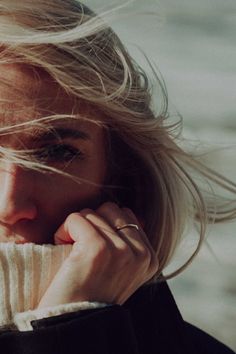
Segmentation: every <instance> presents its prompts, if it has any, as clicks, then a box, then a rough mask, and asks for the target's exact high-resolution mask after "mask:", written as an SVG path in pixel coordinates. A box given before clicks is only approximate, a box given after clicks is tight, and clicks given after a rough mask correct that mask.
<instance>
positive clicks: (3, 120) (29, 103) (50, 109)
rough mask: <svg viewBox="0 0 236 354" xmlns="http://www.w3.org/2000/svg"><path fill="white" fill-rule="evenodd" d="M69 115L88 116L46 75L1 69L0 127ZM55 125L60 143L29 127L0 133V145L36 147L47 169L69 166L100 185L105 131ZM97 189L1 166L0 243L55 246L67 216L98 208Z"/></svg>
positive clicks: (55, 176) (66, 122)
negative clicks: (52, 244) (53, 244)
mask: <svg viewBox="0 0 236 354" xmlns="http://www.w3.org/2000/svg"><path fill="white" fill-rule="evenodd" d="M6 82H7V83H9V85H7V84H6ZM72 112H73V113H80V114H87V116H88V110H85V107H84V105H81V104H79V103H78V102H77V103H76V102H75V99H72V98H71V97H68V95H67V94H66V93H65V92H63V91H62V90H61V89H60V88H59V86H58V85H56V84H55V83H54V82H53V81H52V80H51V79H50V78H49V77H48V76H47V75H46V74H45V73H40V72H39V71H37V73H36V72H33V70H32V69H30V68H28V67H26V66H23V65H21V66H20V65H16V64H14V65H13V64H11V65H5V64H4V65H3V64H1V65H0V127H1V128H2V127H5V126H7V125H11V124H18V123H24V122H26V121H29V120H32V119H39V118H41V117H44V116H47V115H52V114H70V113H72ZM92 114H93V115H94V112H93V113H92V111H90V113H89V115H90V116H92ZM92 118H94V116H93V117H92ZM95 118H99V114H98V113H96V117H95ZM53 124H54V125H53V127H54V128H55V129H56V131H57V133H58V135H59V137H60V144H59V142H58V140H57V139H55V136H53V135H52V134H49V133H46V131H42V130H38V131H37V130H36V129H35V128H34V129H33V128H32V129H30V130H26V129H25V130H24V131H21V132H19V133H18V132H16V133H15V134H11V135H5V136H1V135H0V146H3V147H10V148H13V149H22V147H25V148H29V149H30V148H40V149H42V150H41V151H42V155H41V158H46V156H47V163H49V164H50V165H51V166H53V167H56V168H61V169H62V168H63V167H65V166H66V165H67V167H66V170H65V171H66V172H67V173H71V174H73V175H75V176H77V177H80V178H82V179H85V180H88V181H90V182H94V183H97V184H103V183H104V181H105V178H106V169H107V166H106V154H105V137H104V130H103V129H102V128H101V127H99V126H98V125H96V124H94V123H92V122H88V121H87V122H85V121H81V122H78V121H77V122H75V121H72V120H66V119H63V120H62V121H61V122H60V123H58V121H57V122H55V123H53ZM72 158H73V160H72V162H69V161H70V160H71V159H72ZM101 191H102V188H101V187H99V186H94V185H91V184H88V183H81V184H78V183H75V182H74V181H73V180H72V179H70V178H67V177H65V176H61V175H58V174H49V173H46V174H45V173H42V172H38V171H34V170H30V169H28V170H27V169H24V168H22V167H20V166H17V165H15V164H13V163H12V162H0V242H9V241H12V242H17V243H24V242H33V243H38V244H43V243H53V235H54V233H55V231H56V230H57V228H58V227H59V226H60V225H61V224H62V223H63V222H64V220H65V219H66V217H67V216H68V215H69V214H70V213H72V212H74V211H80V210H81V209H83V208H86V207H89V208H96V207H97V206H98V205H99V202H100V197H101Z"/></svg>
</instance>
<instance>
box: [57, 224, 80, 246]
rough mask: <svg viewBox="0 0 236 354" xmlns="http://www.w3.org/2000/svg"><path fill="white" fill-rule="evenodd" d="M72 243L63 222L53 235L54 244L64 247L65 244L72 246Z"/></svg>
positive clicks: (66, 226)
mask: <svg viewBox="0 0 236 354" xmlns="http://www.w3.org/2000/svg"><path fill="white" fill-rule="evenodd" d="M74 242H75V241H74V240H73V239H72V237H71V236H70V233H69V231H68V225H67V222H66V221H65V222H64V223H63V224H62V225H61V226H60V227H59V228H58V229H57V231H56V232H55V234H54V244H55V245H65V244H73V243H74Z"/></svg>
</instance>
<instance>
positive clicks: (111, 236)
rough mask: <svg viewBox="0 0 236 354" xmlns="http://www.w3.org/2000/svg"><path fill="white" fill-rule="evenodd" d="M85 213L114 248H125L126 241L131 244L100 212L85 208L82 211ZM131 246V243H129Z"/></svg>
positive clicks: (82, 213)
mask: <svg viewBox="0 0 236 354" xmlns="http://www.w3.org/2000/svg"><path fill="white" fill-rule="evenodd" d="M80 213H81V215H83V216H84V217H85V218H86V219H87V220H88V221H89V222H90V223H91V224H92V225H93V226H94V227H95V228H96V229H98V230H99V232H101V233H102V235H103V237H105V238H106V239H107V241H109V242H110V244H111V245H112V246H113V248H119V249H123V248H124V243H127V244H128V245H129V241H128V242H127V241H126V240H124V239H123V238H121V237H120V235H118V234H117V231H116V230H115V229H114V228H113V227H112V226H111V225H110V223H108V222H107V221H106V220H105V219H104V218H103V217H102V216H101V215H99V213H98V212H97V211H96V212H95V211H94V210H91V209H83V210H81V211H80ZM129 246H130V245H129Z"/></svg>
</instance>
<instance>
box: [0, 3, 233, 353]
mask: <svg viewBox="0 0 236 354" xmlns="http://www.w3.org/2000/svg"><path fill="white" fill-rule="evenodd" d="M0 42H1V49H0V53H1V54H0V68H1V70H0V78H1V80H0V112H1V120H0V121H1V129H0V139H1V151H0V152H1V170H0V181H1V184H0V185H1V187H0V188H1V193H0V195H1V202H0V240H1V244H0V261H1V273H0V274H1V280H0V284H1V304H0V308H1V327H2V329H1V334H0V348H1V351H2V352H3V353H20V354H22V353H35V354H37V353H45V354H47V353H48V354H49V353H50V354H51V353H71V354H72V353H73V354H74V353H94V354H96V353H103V354H106V353H119V354H120V353H132V354H134V353H138V354H141V353H145V354H146V353H149V354H152V353H171V354H173V353H181V354H182V353H232V351H231V350H230V349H228V348H226V347H225V346H224V345H223V344H221V343H219V342H217V341H216V340H215V339H213V338H212V337H210V336H208V335H207V334H205V333H204V332H202V331H200V330H198V329H197V328H195V327H193V326H191V325H190V324H187V323H186V322H184V320H183V319H182V318H181V315H180V313H179V312H178V309H177V307H176V305H175V302H174V300H173V298H172V295H171V293H170V291H169V289H168V286H167V284H166V283H165V282H164V280H165V279H167V278H168V277H171V276H174V275H175V274H177V273H179V272H180V271H181V270H182V269H184V268H185V267H186V265H187V264H188V263H189V262H190V261H191V260H192V258H193V257H194V255H195V254H196V253H197V251H198V249H199V247H200V245H201V242H202V240H203V237H204V232H205V226H206V223H207V221H212V219H214V218H215V219H217V220H221V219H225V218H227V219H232V218H234V217H235V209H233V208H228V209H226V207H224V205H222V206H220V205H219V209H218V211H219V213H218V214H217V212H216V211H215V208H216V203H212V202H211V203H210V202H208V201H207V200H206V199H205V198H204V197H203V195H202V194H201V192H200V189H199V188H198V187H197V185H196V183H195V182H194V180H193V179H192V178H191V177H190V174H189V171H191V170H194V171H195V172H198V173H199V174H200V175H201V176H205V177H206V178H207V179H208V180H210V181H212V182H215V183H217V184H219V185H222V186H223V187H224V188H225V189H229V190H230V189H231V190H232V191H233V192H235V185H233V183H230V182H227V181H226V180H224V179H223V178H220V177H218V178H217V177H216V176H215V175H214V173H213V172H211V171H210V170H209V169H207V168H205V167H204V166H202V165H201V164H200V163H197V162H196V161H195V160H194V159H193V158H192V157H191V156H189V155H188V154H186V153H185V152H184V151H182V150H181V148H179V147H178V146H177V144H176V142H175V137H174V135H173V128H174V127H173V126H167V125H166V124H165V118H166V117H167V107H166V106H167V105H166V96H165V92H164V89H163V91H162V94H163V102H164V105H163V107H162V108H161V109H160V112H159V113H156V114H155V113H154V112H153V111H152V109H151V94H150V89H149V82H148V79H147V77H146V75H145V73H144V72H143V71H142V70H141V69H140V68H139V67H138V65H137V64H136V63H135V62H134V61H133V60H132V59H131V58H130V56H129V54H128V53H127V52H126V50H125V49H124V47H123V45H122V44H121V42H120V41H119V39H118V38H117V36H116V35H115V34H114V32H113V31H112V30H111V29H110V28H109V27H107V26H106V24H105V23H104V21H103V20H102V19H101V18H100V17H98V16H96V15H95V14H94V13H93V12H92V11H91V10H89V9H88V8H87V7H85V6H84V5H83V4H81V3H80V2H78V1H75V0H66V1H65V0H63V1H61V0H51V1H45V0H37V1H32V0H30V1H29V0H22V1H21V2H20V3H19V2H18V1H16V0H3V1H1V4H0ZM233 188H234V189H233ZM191 218H192V219H194V220H196V221H197V222H198V223H199V224H200V241H199V245H198V247H197V249H196V252H195V254H194V255H192V256H191V257H190V259H189V261H188V262H187V263H186V264H185V265H183V267H181V269H178V270H176V272H175V273H173V274H171V275H169V276H166V277H163V275H162V272H163V270H164V268H165V267H166V265H167V264H168V263H169V261H170V260H171V258H172V256H173V253H174V251H175V249H176V247H177V245H178V243H179V241H180V238H181V236H182V234H183V231H184V228H185V225H186V223H187V221H188V220H189V219H191Z"/></svg>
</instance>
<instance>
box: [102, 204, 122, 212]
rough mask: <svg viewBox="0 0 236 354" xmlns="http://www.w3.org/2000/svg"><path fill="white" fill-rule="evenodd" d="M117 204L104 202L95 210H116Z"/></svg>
mask: <svg viewBox="0 0 236 354" xmlns="http://www.w3.org/2000/svg"><path fill="white" fill-rule="evenodd" d="M117 208H118V206H117V204H116V203H114V202H105V203H103V204H102V205H101V206H100V207H99V208H98V209H97V210H98V211H100V212H106V211H111V210H117Z"/></svg>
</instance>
